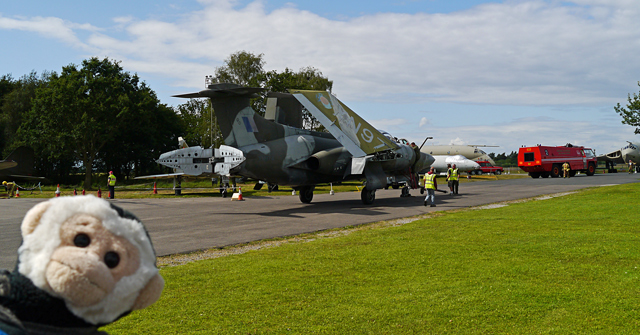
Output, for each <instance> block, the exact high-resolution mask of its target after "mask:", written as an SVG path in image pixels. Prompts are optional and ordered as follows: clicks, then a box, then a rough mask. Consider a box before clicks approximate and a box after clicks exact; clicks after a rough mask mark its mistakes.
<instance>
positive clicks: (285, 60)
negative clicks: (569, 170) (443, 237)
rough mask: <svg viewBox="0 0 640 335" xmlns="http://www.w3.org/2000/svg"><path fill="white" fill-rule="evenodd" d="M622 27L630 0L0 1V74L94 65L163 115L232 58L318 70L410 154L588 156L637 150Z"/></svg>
mask: <svg viewBox="0 0 640 335" xmlns="http://www.w3.org/2000/svg"><path fill="white" fill-rule="evenodd" d="M638 17H640V1H637V0H568V1H560V0H513V1H511V0H504V1H498V0H494V1H491V0H461V1H450V0H390V1H381V0H367V1H364V0H355V1H337V0H325V1H295V0H294V1H283V0H255V1H253V0H153V1H151V0H136V1H123V0H111V1H108V2H98V1H86V0H67V1H64V2H57V1H45V0H23V1H11V2H4V3H3V4H2V6H1V7H0V42H1V43H2V45H3V48H2V52H1V53H0V75H4V74H11V75H12V76H13V78H20V77H21V76H23V75H26V74H29V73H30V72H31V71H36V72H37V73H42V72H44V71H56V72H60V71H61V70H62V67H64V66H67V65H69V64H78V65H79V64H81V63H82V61H83V60H84V59H88V58H91V57H98V58H104V57H108V58H109V59H113V60H117V61H119V62H121V66H122V67H123V68H124V70H125V71H128V72H130V73H136V74H138V76H139V77H140V78H141V79H142V80H143V81H145V82H146V83H147V85H148V86H149V87H151V89H153V90H154V91H155V92H156V93H157V95H158V97H159V99H160V101H161V102H162V103H165V104H167V105H170V106H177V105H179V104H181V103H184V102H185V101H184V100H183V99H178V98H173V97H171V96H172V95H176V94H183V93H190V92H196V91H199V90H202V89H203V88H204V85H205V84H204V79H205V76H206V75H210V74H213V73H214V72H215V69H216V67H219V66H223V65H224V60H225V59H227V58H228V57H229V55H231V54H233V53H235V52H238V51H248V52H251V53H253V54H256V55H258V54H263V59H264V60H265V70H267V71H269V70H277V71H283V70H284V69H285V68H289V69H292V70H294V71H298V70H299V69H301V68H303V67H308V66H312V67H314V68H316V69H318V70H320V71H321V72H322V74H323V75H324V76H326V77H328V78H329V79H331V80H333V83H334V85H333V90H332V91H333V93H334V94H335V95H336V96H337V97H338V98H339V99H340V100H341V101H342V102H343V103H344V104H346V105H347V106H349V107H350V108H351V109H352V110H354V111H355V112H356V113H358V114H359V115H360V116H361V117H363V118H364V119H365V120H367V121H369V122H370V123H371V124H373V125H374V126H375V127H376V128H378V129H383V130H386V131H388V132H390V133H391V134H393V135H394V136H396V137H400V138H406V139H408V140H409V141H414V142H416V143H418V144H420V143H422V142H423V141H424V139H425V138H426V137H427V136H431V137H433V139H432V140H429V141H428V142H427V145H428V144H444V145H447V144H471V145H488V146H492V147H487V148H485V151H487V152H494V153H502V152H506V153H510V152H511V151H517V150H518V148H519V147H520V146H523V145H526V146H532V145H536V144H542V145H564V144H566V143H572V144H574V145H584V146H587V147H591V148H595V149H596V152H597V153H598V154H604V153H607V152H610V151H614V150H617V149H619V148H621V147H623V146H625V145H626V141H634V142H640V140H639V139H638V138H636V135H634V130H635V128H634V127H632V126H628V125H623V124H622V123H621V121H622V118H621V117H620V116H619V115H618V114H617V113H616V112H615V110H614V106H615V105H616V104H617V103H620V104H621V105H622V106H626V104H627V97H628V95H629V94H632V95H633V94H634V93H637V92H638V91H639V90H640V87H639V86H638V85H639V84H638V81H640V62H638V61H637V55H639V54H640V20H638V19H637V18H638ZM192 145H197V143H193V144H192ZM494 146H495V147H494Z"/></svg>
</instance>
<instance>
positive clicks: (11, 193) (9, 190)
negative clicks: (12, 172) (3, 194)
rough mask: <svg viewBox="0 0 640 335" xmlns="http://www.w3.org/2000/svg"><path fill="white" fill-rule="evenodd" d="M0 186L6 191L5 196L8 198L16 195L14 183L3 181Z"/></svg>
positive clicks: (16, 186)
mask: <svg viewBox="0 0 640 335" xmlns="http://www.w3.org/2000/svg"><path fill="white" fill-rule="evenodd" d="M2 186H4V188H5V189H6V190H7V196H8V197H9V198H11V197H13V196H15V195H16V189H17V188H18V185H16V183H9V182H7V181H3V182H2Z"/></svg>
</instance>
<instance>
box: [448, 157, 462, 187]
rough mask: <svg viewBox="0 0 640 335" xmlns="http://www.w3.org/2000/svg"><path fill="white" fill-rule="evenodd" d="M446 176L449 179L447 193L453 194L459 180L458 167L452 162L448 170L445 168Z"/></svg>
mask: <svg viewBox="0 0 640 335" xmlns="http://www.w3.org/2000/svg"><path fill="white" fill-rule="evenodd" d="M447 176H448V177H447V178H448V180H449V182H448V186H449V191H450V193H449V195H454V194H458V185H459V184H460V181H459V180H458V177H459V175H458V168H457V167H456V165H455V164H453V167H451V168H449V170H447Z"/></svg>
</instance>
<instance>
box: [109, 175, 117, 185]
mask: <svg viewBox="0 0 640 335" xmlns="http://www.w3.org/2000/svg"><path fill="white" fill-rule="evenodd" d="M109 186H116V176H114V175H112V174H110V175H109Z"/></svg>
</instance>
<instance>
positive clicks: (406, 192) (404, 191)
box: [400, 186, 411, 198]
mask: <svg viewBox="0 0 640 335" xmlns="http://www.w3.org/2000/svg"><path fill="white" fill-rule="evenodd" d="M410 196H411V193H409V186H405V187H403V188H402V193H401V194H400V197H401V198H405V197H410Z"/></svg>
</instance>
